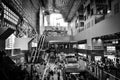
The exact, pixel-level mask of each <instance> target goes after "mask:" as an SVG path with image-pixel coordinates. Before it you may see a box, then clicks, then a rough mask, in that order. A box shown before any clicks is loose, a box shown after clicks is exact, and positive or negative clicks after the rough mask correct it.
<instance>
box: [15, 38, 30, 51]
mask: <svg viewBox="0 0 120 80" xmlns="http://www.w3.org/2000/svg"><path fill="white" fill-rule="evenodd" d="M30 40H31V38H16V39H15V44H14V48H15V49H16V48H17V49H18V48H19V49H21V50H28V42H29V41H30Z"/></svg>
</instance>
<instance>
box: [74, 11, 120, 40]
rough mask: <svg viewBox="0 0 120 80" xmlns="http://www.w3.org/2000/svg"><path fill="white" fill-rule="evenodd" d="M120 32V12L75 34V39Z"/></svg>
mask: <svg viewBox="0 0 120 80" xmlns="http://www.w3.org/2000/svg"><path fill="white" fill-rule="evenodd" d="M116 32H120V13H118V14H116V15H115V16H112V17H109V18H107V19H105V20H103V21H101V22H99V23H97V24H95V25H94V26H92V27H90V28H88V29H86V30H84V31H82V32H80V33H79V34H77V35H75V37H74V38H75V40H77V41H80V40H84V39H90V38H93V37H98V36H102V35H108V34H113V33H116Z"/></svg>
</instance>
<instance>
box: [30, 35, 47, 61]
mask: <svg viewBox="0 0 120 80" xmlns="http://www.w3.org/2000/svg"><path fill="white" fill-rule="evenodd" d="M45 38H46V35H41V36H40V38H39V41H38V45H37V48H36V49H35V50H33V52H32V55H31V62H32V63H36V62H38V60H39V57H40V55H41V52H42V51H43V47H44V42H45Z"/></svg>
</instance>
